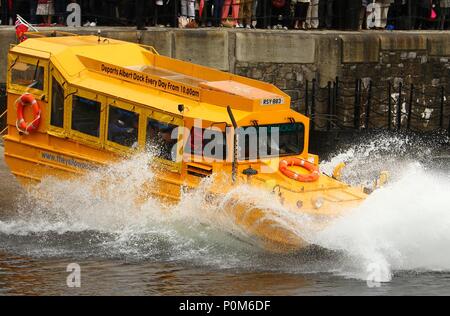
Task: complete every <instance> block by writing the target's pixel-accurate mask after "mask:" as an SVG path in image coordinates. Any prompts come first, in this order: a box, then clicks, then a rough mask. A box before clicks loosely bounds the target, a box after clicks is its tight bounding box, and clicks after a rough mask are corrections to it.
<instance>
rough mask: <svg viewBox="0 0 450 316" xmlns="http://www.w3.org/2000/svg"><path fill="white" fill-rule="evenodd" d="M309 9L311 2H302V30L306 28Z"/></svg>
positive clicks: (300, 19)
mask: <svg viewBox="0 0 450 316" xmlns="http://www.w3.org/2000/svg"><path fill="white" fill-rule="evenodd" d="M308 9H309V2H300V16H299V21H300V25H299V26H300V28H305V21H306V15H307V13H308Z"/></svg>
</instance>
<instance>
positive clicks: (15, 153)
mask: <svg viewBox="0 0 450 316" xmlns="http://www.w3.org/2000/svg"><path fill="white" fill-rule="evenodd" d="M7 69H8V74H7V91H8V98H7V102H8V104H7V105H8V119H7V122H8V133H7V135H5V136H4V145H5V159H6V162H7V164H8V165H9V167H10V168H11V171H12V173H13V174H14V175H15V176H16V177H17V178H18V179H19V180H20V181H21V182H22V183H24V184H30V183H34V182H39V181H40V180H41V179H42V178H43V177H47V176H56V177H61V178H67V177H68V176H70V175H80V174H84V173H86V172H87V171H89V170H91V169H94V168H98V167H99V166H102V165H106V164H108V163H111V162H113V161H117V160H118V159H121V158H126V157H129V155H130V154H132V153H134V152H137V151H143V150H145V149H147V148H157V150H153V152H154V154H153V157H152V159H151V163H150V164H149V168H153V169H154V172H155V179H156V180H155V183H152V184H149V185H148V186H147V187H146V188H143V190H146V192H148V194H149V195H151V196H154V197H157V198H159V199H161V200H164V201H172V202H174V203H176V202H177V201H178V200H179V199H180V196H181V192H182V191H183V190H186V189H187V190H189V189H195V188H196V187H198V186H199V185H200V184H201V183H202V179H204V178H205V177H208V178H209V179H211V180H210V187H209V189H208V190H209V191H210V193H211V196H224V195H226V194H229V193H230V192H233V188H236V186H243V187H245V186H246V185H248V186H251V187H254V188H255V189H256V190H260V192H264V193H263V194H267V196H270V197H272V198H273V199H274V200H276V202H277V203H279V204H280V205H282V206H283V211H284V212H288V213H289V214H293V215H298V214H300V215H301V214H306V215H309V216H311V217H314V218H319V219H322V220H323V221H324V222H327V221H328V219H332V218H334V217H336V216H338V215H340V214H342V213H343V212H346V211H347V210H350V209H352V208H354V207H355V206H357V205H358V204H359V203H360V202H361V201H362V200H363V199H364V198H365V197H366V194H365V193H363V191H362V190H361V189H360V188H355V187H350V186H349V185H347V184H344V183H342V182H340V181H339V180H338V177H331V176H327V175H324V174H321V173H320V172H319V170H318V164H319V159H318V156H316V155H313V154H310V153H309V152H308V141H309V119H308V118H307V117H305V116H304V115H301V114H299V113H297V112H295V111H293V110H291V109H290V98H289V96H288V95H286V94H285V93H283V92H282V91H281V90H279V89H277V88H276V87H275V86H273V85H270V84H267V83H264V82H260V81H256V80H252V79H249V78H245V77H240V76H236V75H233V74H230V73H226V72H221V71H217V70H214V69H211V68H207V67H203V66H199V65H194V64H191V63H188V62H184V61H180V60H175V59H172V58H169V57H165V56H161V55H159V54H158V53H157V52H156V51H155V50H154V49H153V48H152V47H146V46H143V45H138V44H134V43H128V42H123V41H118V40H114V39H107V38H104V37H100V36H53V37H45V36H42V35H41V34H39V36H37V37H33V38H29V39H27V40H26V41H24V42H22V43H21V44H19V45H16V46H12V47H11V49H10V51H9V54H8V67H7ZM262 131H264V133H263V132H262ZM208 134H210V136H209V137H208ZM263 134H265V135H269V137H263ZM275 134H276V137H272V136H273V135H275ZM211 135H214V136H213V137H212V136H211ZM251 139H253V144H252V141H251ZM255 139H256V143H255V141H254V140H255ZM213 140H214V141H213ZM242 140H248V142H245V141H244V142H243V141H242ZM212 143H214V145H213V146H212V145H211V144H212ZM255 144H256V145H255ZM252 146H253V148H252ZM211 148H214V149H212V150H211ZM255 153H256V154H255ZM336 173H338V172H336ZM211 176H213V177H211ZM234 194H235V195H236V196H235V198H233V197H231V198H230V199H229V202H228V205H227V208H226V209H227V211H228V212H230V216H231V218H232V219H233V220H234V221H235V223H236V224H237V225H238V226H239V227H241V228H242V229H243V230H245V231H246V232H247V233H249V234H251V235H252V236H254V237H255V238H256V239H258V240H261V241H263V242H264V243H265V244H266V245H267V247H269V248H271V249H277V250H282V251H285V250H286V251H290V250H295V249H300V248H302V247H304V246H305V245H306V242H305V241H304V240H303V239H302V238H300V237H299V235H298V234H294V233H293V232H292V230H289V229H286V228H283V225H279V223H276V221H275V220H274V217H273V214H272V216H269V217H267V216H266V212H265V210H264V209H261V208H258V207H257V205H258V201H252V200H242V199H240V198H239V190H235V193H234ZM319 226H320V225H319ZM299 229H301V227H300V228H299Z"/></svg>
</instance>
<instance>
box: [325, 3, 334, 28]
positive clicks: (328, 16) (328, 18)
mask: <svg viewBox="0 0 450 316" xmlns="http://www.w3.org/2000/svg"><path fill="white" fill-rule="evenodd" d="M334 1H335V0H327V6H326V13H325V26H326V28H327V29H331V28H332V26H333V7H334Z"/></svg>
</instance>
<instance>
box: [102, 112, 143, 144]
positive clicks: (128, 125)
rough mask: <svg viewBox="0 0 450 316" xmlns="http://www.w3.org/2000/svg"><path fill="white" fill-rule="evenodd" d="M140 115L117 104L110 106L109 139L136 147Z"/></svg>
mask: <svg viewBox="0 0 450 316" xmlns="http://www.w3.org/2000/svg"><path fill="white" fill-rule="evenodd" d="M138 122H139V115H138V114H136V113H134V112H131V111H127V110H124V109H121V108H118V107H115V106H110V108H109V124H108V140H109V141H112V142H114V143H117V144H120V145H122V146H126V147H132V148H134V147H136V146H137V140H138Z"/></svg>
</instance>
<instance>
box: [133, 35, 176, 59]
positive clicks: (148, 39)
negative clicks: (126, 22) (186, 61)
mask: <svg viewBox="0 0 450 316" xmlns="http://www.w3.org/2000/svg"><path fill="white" fill-rule="evenodd" d="M140 37H141V38H140V43H141V44H144V45H148V46H153V47H154V48H155V49H156V51H157V52H158V53H159V54H161V55H164V56H168V57H172V32H171V31H168V30H153V29H152V30H149V31H144V32H142V33H141V34H140Z"/></svg>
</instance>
